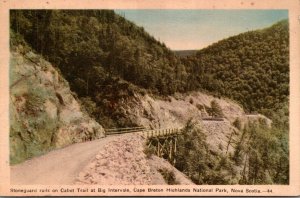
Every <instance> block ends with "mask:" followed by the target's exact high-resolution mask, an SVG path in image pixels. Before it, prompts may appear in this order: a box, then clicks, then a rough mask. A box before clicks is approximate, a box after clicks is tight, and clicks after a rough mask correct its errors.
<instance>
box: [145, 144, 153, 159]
mask: <svg viewBox="0 0 300 198" xmlns="http://www.w3.org/2000/svg"><path fill="white" fill-rule="evenodd" d="M144 153H145V154H146V157H147V158H148V159H149V158H150V157H151V156H152V155H155V148H154V147H152V146H150V147H148V146H145V148H144Z"/></svg>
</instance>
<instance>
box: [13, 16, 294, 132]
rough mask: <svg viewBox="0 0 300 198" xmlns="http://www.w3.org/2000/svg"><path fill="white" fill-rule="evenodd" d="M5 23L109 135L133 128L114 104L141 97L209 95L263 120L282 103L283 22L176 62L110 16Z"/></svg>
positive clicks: (284, 97) (286, 69)
mask: <svg viewBox="0 0 300 198" xmlns="http://www.w3.org/2000/svg"><path fill="white" fill-rule="evenodd" d="M10 16H11V28H12V29H14V30H15V31H16V32H17V33H20V34H22V35H23V36H24V37H25V39H26V40H27V41H28V43H29V44H30V45H31V46H32V47H33V48H34V49H35V50H36V51H37V52H38V53H40V54H41V55H43V56H44V57H45V58H46V59H48V60H49V61H50V62H51V63H53V64H55V65H56V66H57V67H59V68H60V70H61V71H62V74H63V75H64V76H65V78H66V79H67V80H68V82H69V83H70V86H71V89H72V90H73V91H75V92H76V93H77V94H78V96H79V97H80V98H82V99H83V100H84V104H85V105H86V106H87V109H89V110H91V111H92V112H91V114H93V116H94V117H95V118H96V119H97V120H98V121H99V122H102V123H103V124H104V125H105V126H107V127H112V126H126V125H133V123H128V122H127V121H122V122H117V121H116V120H117V119H116V118H118V112H116V111H115V110H114V108H111V107H112V106H114V105H113V104H114V103H116V101H114V100H119V99H120V100H121V99H126V98H127V97H130V96H132V93H133V92H134V91H136V90H138V91H141V90H142V89H143V91H144V92H147V93H150V92H151V93H153V94H155V95H171V94H174V93H175V92H181V93H185V92H187V91H195V90H196V91H199V90H207V91H209V92H211V93H213V94H214V95H216V96H226V97H228V98H231V99H234V100H236V101H238V102H239V103H240V104H242V105H243V107H244V108H245V109H246V110H247V111H249V112H259V113H263V114H267V115H268V116H273V115H272V114H273V113H274V112H275V111H276V110H277V109H280V108H281V106H282V104H283V103H284V102H285V100H287V96H288V93H289V88H288V82H289V58H288V57H289V51H288V50H289V35H288V22H287V21H282V22H280V23H278V24H275V25H273V26H272V27H269V28H266V29H263V30H257V31H251V32H247V33H243V34H240V35H238V36H234V37H231V38H228V39H224V40H222V41H220V42H218V43H216V44H213V45H211V46H209V47H207V48H205V49H203V50H200V51H198V52H197V55H192V56H189V57H186V58H181V59H179V58H178V57H177V56H176V55H175V54H174V52H172V51H170V50H169V49H167V48H166V46H165V45H164V44H163V43H161V42H159V41H157V40H155V39H154V38H153V37H152V36H150V35H149V34H148V33H146V32H145V31H144V29H143V28H142V27H138V26H136V25H135V24H134V23H132V22H130V21H128V20H126V19H125V18H124V17H122V16H119V15H117V14H115V13H114V11H112V10H90V11H84V10H55V11H54V10H38V11H32V10H31V11H30V10H18V11H16V10H12V11H11V15H10ZM133 85H135V86H133ZM134 87H135V88H136V89H135V88H134ZM107 90H109V91H110V90H113V92H115V93H113V94H108V93H107ZM115 90H116V91H115ZM120 90H121V91H120ZM119 92H120V93H119ZM115 96H117V97H115ZM117 102H118V101H117ZM93 107H99V108H98V109H102V110H100V111H99V110H97V111H96V110H94V108H93ZM111 115H113V116H111Z"/></svg>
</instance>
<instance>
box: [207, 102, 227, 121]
mask: <svg viewBox="0 0 300 198" xmlns="http://www.w3.org/2000/svg"><path fill="white" fill-rule="evenodd" d="M210 105H211V114H212V116H214V117H224V114H223V111H222V108H221V106H220V105H219V104H218V103H217V101H216V100H212V101H211V103H210Z"/></svg>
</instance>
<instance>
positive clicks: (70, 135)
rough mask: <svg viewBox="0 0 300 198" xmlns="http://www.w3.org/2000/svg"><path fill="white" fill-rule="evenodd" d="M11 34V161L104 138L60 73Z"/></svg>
mask: <svg viewBox="0 0 300 198" xmlns="http://www.w3.org/2000/svg"><path fill="white" fill-rule="evenodd" d="M11 34H12V35H11V44H12V45H11V55H10V162H11V163H12V164H14V163H19V162H21V161H23V160H25V159H28V158H31V157H33V156H37V155H40V154H43V153H44V152H47V151H49V150H51V149H54V148H59V147H63V146H66V145H69V144H72V143H75V142H82V141H87V140H92V139H96V138H100V137H103V132H104V131H103V128H102V126H100V125H99V124H98V123H97V122H95V121H94V120H93V119H91V118H90V117H89V116H88V115H87V113H84V112H82V110H81V107H80V103H78V101H77V100H76V99H75V97H74V94H73V93H72V92H71V91H70V88H69V85H68V82H67V81H66V80H65V79H64V78H63V77H62V76H61V74H59V72H58V71H57V70H56V69H55V68H54V67H53V66H52V65H51V64H50V63H49V62H47V61H45V60H44V59H43V58H42V57H41V56H38V55H37V54H35V53H33V52H32V50H31V49H30V48H29V47H28V46H27V45H26V44H25V42H24V41H20V40H18V38H15V37H16V35H15V34H14V33H13V32H12V33H11Z"/></svg>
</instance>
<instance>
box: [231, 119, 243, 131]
mask: <svg viewBox="0 0 300 198" xmlns="http://www.w3.org/2000/svg"><path fill="white" fill-rule="evenodd" d="M232 124H233V126H235V127H236V128H237V129H239V130H241V129H242V122H241V120H240V119H239V118H236V119H235V121H234V122H233V123H232Z"/></svg>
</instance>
